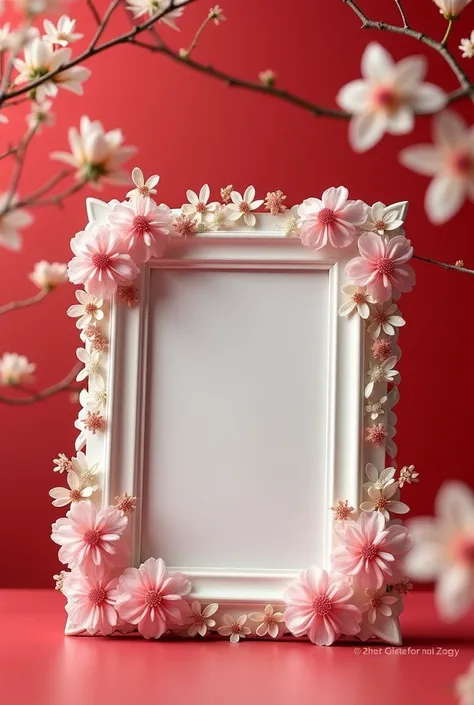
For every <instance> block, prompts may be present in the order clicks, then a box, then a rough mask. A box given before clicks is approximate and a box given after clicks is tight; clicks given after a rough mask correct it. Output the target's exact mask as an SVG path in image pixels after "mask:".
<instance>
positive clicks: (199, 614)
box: [188, 600, 219, 636]
mask: <svg viewBox="0 0 474 705" xmlns="http://www.w3.org/2000/svg"><path fill="white" fill-rule="evenodd" d="M218 609H219V605H218V604H217V602H213V603H212V604H210V605H207V607H205V608H204V609H201V603H200V602H198V601H197V600H195V601H194V602H193V603H192V605H191V612H192V614H191V619H192V624H191V626H190V627H189V629H188V635H189V636H196V634H199V636H206V634H207V632H208V631H209V628H212V627H215V626H216V622H215V620H214V619H210V618H211V617H212V615H213V614H215V613H216V612H217V610H218Z"/></svg>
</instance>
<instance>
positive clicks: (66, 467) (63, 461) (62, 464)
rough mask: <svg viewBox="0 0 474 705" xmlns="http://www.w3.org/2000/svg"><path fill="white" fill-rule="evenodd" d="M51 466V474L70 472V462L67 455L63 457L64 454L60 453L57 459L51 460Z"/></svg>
mask: <svg viewBox="0 0 474 705" xmlns="http://www.w3.org/2000/svg"><path fill="white" fill-rule="evenodd" d="M53 465H54V466H55V467H54V468H53V472H59V474H61V473H62V472H70V471H71V470H72V461H71V460H69V458H68V457H67V455H64V453H60V454H59V455H58V457H57V458H55V459H54V460H53Z"/></svg>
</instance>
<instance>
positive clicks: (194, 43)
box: [184, 11, 213, 56]
mask: <svg viewBox="0 0 474 705" xmlns="http://www.w3.org/2000/svg"><path fill="white" fill-rule="evenodd" d="M212 16H213V15H212V11H211V12H210V13H209V14H208V15H207V16H206V18H205V20H204V22H202V24H201V25H200V26H199V27H198V29H197V32H196V34H195V35H194V37H193V40H192V42H191V44H190V45H189V47H188V49H185V50H184V53H185V56H191V52H192V51H193V50H194V49H195V48H196V47H197V43H198V41H199V38H200V36H201V34H202V33H203V32H204V30H205V29H206V27H207V25H208V24H209V22H210V20H211V19H212Z"/></svg>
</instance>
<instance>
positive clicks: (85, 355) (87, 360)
mask: <svg viewBox="0 0 474 705" xmlns="http://www.w3.org/2000/svg"><path fill="white" fill-rule="evenodd" d="M76 355H77V358H78V360H80V361H81V362H82V363H83V364H84V367H83V369H82V370H79V372H78V373H77V377H76V382H82V380H84V379H86V377H89V378H90V379H91V380H94V381H95V380H96V379H97V377H99V376H100V352H98V351H97V350H92V352H90V353H89V352H87V350H84V348H77V350H76Z"/></svg>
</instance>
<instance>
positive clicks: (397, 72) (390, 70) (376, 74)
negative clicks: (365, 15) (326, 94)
mask: <svg viewBox="0 0 474 705" xmlns="http://www.w3.org/2000/svg"><path fill="white" fill-rule="evenodd" d="M427 68H428V66H427V61H426V59H425V57H424V56H408V57H406V58H404V59H402V60H401V61H399V62H398V63H395V62H394V61H393V59H392V57H391V55H390V54H389V53H388V51H387V50H386V49H384V48H383V47H382V46H381V45H380V44H378V43H377V42H371V43H370V44H369V45H368V46H367V48H366V50H365V51H364V53H363V55H362V61H361V70H362V79H358V80H356V81H351V82H350V83H348V84H346V85H345V86H343V88H341V90H340V91H339V93H338V95H337V99H336V100H337V102H338V104H339V105H340V106H341V108H343V110H346V111H347V112H349V113H351V114H352V116H353V117H352V118H351V122H350V125H349V141H350V144H351V146H352V148H353V149H354V150H355V151H357V152H364V151H366V150H367V149H370V148H371V147H373V146H374V145H375V144H376V143H377V142H378V141H379V140H380V139H381V138H382V137H383V135H384V134H385V132H389V133H390V134H392V135H402V134H406V133H407V132H411V131H412V129H413V126H414V123H415V118H414V115H415V113H436V112H438V111H439V110H441V109H442V108H443V107H444V106H445V105H446V99H447V96H446V93H445V92H444V91H443V90H442V89H441V88H439V87H438V86H435V85H433V84H432V83H423V78H424V77H425V75H426V71H427Z"/></svg>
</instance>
